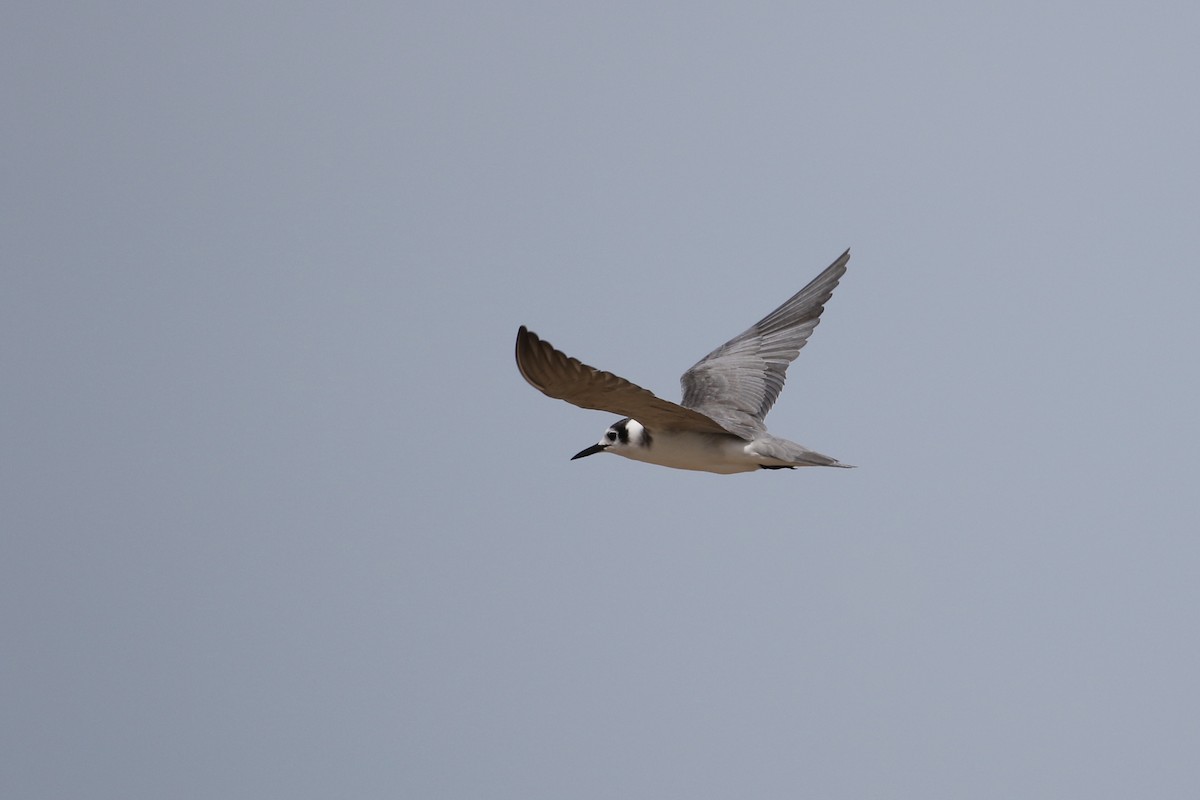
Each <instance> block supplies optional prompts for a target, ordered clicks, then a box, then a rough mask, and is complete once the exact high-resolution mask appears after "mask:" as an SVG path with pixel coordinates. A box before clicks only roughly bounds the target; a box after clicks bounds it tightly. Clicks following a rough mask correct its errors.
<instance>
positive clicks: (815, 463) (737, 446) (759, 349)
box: [516, 250, 852, 475]
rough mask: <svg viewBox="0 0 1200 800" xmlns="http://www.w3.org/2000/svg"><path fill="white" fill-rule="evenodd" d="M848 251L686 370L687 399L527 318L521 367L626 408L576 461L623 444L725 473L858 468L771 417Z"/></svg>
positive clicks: (662, 459)
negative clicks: (535, 327) (560, 342)
mask: <svg viewBox="0 0 1200 800" xmlns="http://www.w3.org/2000/svg"><path fill="white" fill-rule="evenodd" d="M849 260H850V251H849V250H847V251H846V252H845V253H842V255H841V256H839V257H838V259H837V260H836V261H834V262H833V263H832V264H830V265H829V266H828V267H827V268H826V269H825V270H824V271H823V272H822V273H821V274H820V275H818V276H817V277H816V278H814V279H813V280H812V281H811V282H810V283H809V284H808V285H807V286H805V287H804V288H803V289H801V290H800V291H798V292H796V294H794V295H792V297H791V298H789V299H788V300H787V302H785V303H784V304H783V305H781V306H779V308H777V309H775V310H774V311H772V312H771V313H770V314H767V316H765V317H763V318H762V319H761V320H759V321H758V322H757V323H755V324H754V325H753V326H752V327H751V328H750V329H749V330H747V331H745V332H744V333H741V334H739V335H737V336H735V337H733V338H732V339H730V340H729V341H728V342H726V343H725V344H723V345H721V346H720V347H718V348H717V349H716V350H713V351H712V352H711V353H709V354H708V355H706V356H705V357H704V358H702V359H700V360H699V361H698V362H696V364H695V365H694V366H692V367H691V368H690V369H689V370H688V371H687V372H685V373H683V376H682V377H681V378H680V379H679V382H680V384H681V386H682V387H683V400H682V402H680V403H678V404H676V403H672V402H670V401H669V400H663V399H662V398H660V397H657V396H656V395H655V394H654V393H653V392H650V391H648V390H646V389H643V388H642V387H640V386H638V385H636V384H634V383H631V382H630V381H627V380H625V379H624V378H622V377H619V376H617V375H614V374H613V373H611V372H604V371H602V370H598V369H596V368H595V367H589V366H588V365H587V364H584V363H583V362H582V361H580V360H578V359H576V358H571V357H570V356H568V355H567V354H566V353H563V352H562V351H560V350H557V349H555V347H554V346H553V345H551V344H550V343H549V342H547V341H546V340H544V339H541V338H539V337H538V335H537V334H536V333H534V332H533V331H531V330H529V329H528V328H526V327H525V326H524V325H522V326H521V327H520V329H519V330H518V331H517V348H516V349H517V368H518V369H519V370H520V371H521V375H522V376H523V377H524V378H525V380H526V381H528V382H529V384H530V385H532V386H533V387H534V388H535V389H537V390H538V391H540V392H542V393H543V394H545V395H547V396H548V397H553V398H555V399H557V400H566V401H567V402H568V403H571V404H572V405H576V406H579V407H580V408H588V409H593V410H596V411H608V412H611V413H613V414H620V415H623V416H624V419H621V420H618V421H617V422H614V423H613V424H612V425H609V426H608V430H606V431H605V432H604V436H602V437H601V439H600V441H598V442H596V444H594V445H592V446H590V447H586V448H584V449H583V450H581V451H579V452H578V453H576V454H575V455H574V456H572V457H571V460H572V461H574V460H575V459H577V458H583V457H584V456H590V455H595V454H596V453H615V454H617V455H619V456H625V457H626V458H632V459H633V460H635V461H644V462H646V463H649V464H658V465H660V466H664V467H673V468H675V469H690V470H700V471H703V472H716V473H719V474H723V475H728V474H733V473H736V472H752V471H755V470H759V469H795V468H796V467H850V466H852V465H850V464H843V463H842V462H840V461H838V460H837V459H834V458H830V457H829V456H826V455H822V454H820V453H817V452H815V451H813V450H809V449H808V448H807V447H804V446H803V445H799V444H796V443H795V442H789V441H788V440H787V439H780V438H779V437H777V436H772V435H771V434H770V433H767V428H766V425H765V424H764V423H763V419H764V418H765V417H766V416H767V412H768V411H770V410H771V406H772V405H774V404H775V400H776V398H778V397H779V393H780V392H781V391H782V390H783V383H784V380H785V379H786V377H787V368H788V365H789V364H791V363H792V361H794V360H795V358H796V356H798V355H799V354H800V349H801V348H802V347H804V345H805V343H807V342H808V337H809V336H811V335H812V332H813V329H814V328H816V327H817V323H818V322H820V319H821V312H822V311H824V310H825V303H826V302H828V301H829V298H830V297H832V296H833V290H834V288H835V287H836V286H837V285H838V281H839V280H841V277H842V275H844V274H845V272H846V262H848V261H849Z"/></svg>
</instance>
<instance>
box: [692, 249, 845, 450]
mask: <svg viewBox="0 0 1200 800" xmlns="http://www.w3.org/2000/svg"><path fill="white" fill-rule="evenodd" d="M849 260H850V251H849V250H847V251H846V252H844V253H842V255H841V256H840V257H839V258H838V259H837V260H836V261H834V262H833V263H832V264H830V265H829V266H828V267H827V268H826V269H825V271H824V272H822V273H821V274H820V275H818V276H817V277H816V278H813V280H812V282H810V283H809V284H808V285H807V286H805V287H804V288H803V289H801V290H800V291H799V292H796V294H794V295H793V296H792V297H791V298H790V299H789V300H788V301H787V302H785V303H784V304H783V305H781V306H780V307H779V308H777V309H775V310H774V311H772V312H771V313H770V314H768V315H767V316H765V317H763V318H762V319H761V320H759V321H758V322H757V323H755V325H754V326H753V327H751V328H750V329H749V330H747V331H745V332H744V333H742V334H740V335H738V336H735V337H734V338H732V339H730V340H729V341H728V342H726V343H725V344H723V345H721V346H720V347H718V348H717V349H716V350H713V351H712V352H711V353H709V354H708V355H706V356H705V357H704V358H702V359H700V361H698V362H697V363H696V364H695V365H694V366H693V367H692V368H691V369H689V370H688V371H687V372H685V373H683V377H682V378H680V379H679V382H680V384H681V385H682V386H683V405H684V406H685V407H687V408H691V409H694V410H696V411H699V412H700V413H701V414H704V415H705V416H707V417H710V418H712V419H714V420H716V421H718V422H719V423H721V425H722V426H723V427H724V428H725V429H726V430H729V431H731V432H733V433H736V434H737V435H739V436H743V437H745V438H752V437H753V436H754V435H755V434H757V433H759V432H761V431H763V430H764V425H763V419H764V418H765V417H766V416H767V412H768V411H770V410H771V406H773V405H774V404H775V400H776V398H778V397H779V393H780V392H781V391H783V382H784V380H785V379H786V378H787V368H788V365H789V364H791V363H792V361H794V360H795V358H796V356H798V355H799V354H800V348H802V347H804V345H805V343H806V342H807V341H808V337H809V336H810V335H812V332H813V329H814V328H816V327H817V323H818V322H819V321H820V319H821V312H822V311H824V310H825V303H826V302H828V300H829V298H830V297H832V296H833V290H834V287H836V286H837V285H838V281H839V280H841V277H842V275H844V274H845V273H846V262H848V261H849Z"/></svg>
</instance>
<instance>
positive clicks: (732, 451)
mask: <svg viewBox="0 0 1200 800" xmlns="http://www.w3.org/2000/svg"><path fill="white" fill-rule="evenodd" d="M609 452H610V453H615V454H616V455H619V456H625V457H626V458H632V459H633V460H634V461H645V462H646V463H647V464H658V465H659V466H663V467H674V468H675V469H692V470H700V471H702V472H716V473H718V474H721V475H730V474H733V473H735V472H753V471H754V470H757V469H761V468H762V467H763V466H764V465H765V466H778V467H786V466H802V465H801V464H795V463H794V462H789V461H780V460H779V459H778V458H770V457H765V456H762V455H758V454H756V453H755V451H754V442H753V441H747V440H746V439H742V438H741V437H738V436H734V435H732V434H730V435H728V436H722V435H720V434H712V433H690V432H684V431H675V432H671V433H667V432H661V433H658V434H655V435H654V436H653V438H652V439H651V441H650V444H649V445H648V446H647V445H642V444H637V445H635V446H625V447H613V448H611V449H610V450H609Z"/></svg>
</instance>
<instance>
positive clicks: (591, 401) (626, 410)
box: [517, 325, 729, 433]
mask: <svg viewBox="0 0 1200 800" xmlns="http://www.w3.org/2000/svg"><path fill="white" fill-rule="evenodd" d="M517 369H519V370H521V375H522V376H523V377H524V378H525V380H527V381H529V384H530V385H531V386H533V388H535V389H537V390H538V391H540V392H541V393H542V394H545V395H547V396H549V397H553V398H556V399H558V400H566V401H567V402H568V403H570V404H572V405H576V406H579V407H580V408H590V409H594V410H597V411H611V412H612V413H614V414H619V415H621V416H623V417H632V418H633V419H636V420H637V421H638V422H640V423H642V424H643V425H645V426H646V427H647V428H649V429H650V430H652V431H653V430H672V431H696V432H700V433H729V431H727V430H726V429H725V428H723V427H722V426H721V425H719V424H717V423H716V422H714V421H713V420H711V419H709V418H708V417H706V416H705V415H704V414H703V413H701V412H698V411H693V410H691V409H688V408H684V407H683V406H680V405H676V404H675V403H672V402H669V401H667V400H663V399H662V398H660V397H656V396H655V395H654V393H653V392H650V391H647V390H646V389H643V388H642V387H640V386H638V385H636V384H633V383H630V382H629V381H627V380H625V379H624V378H621V377H618V376H616V375H613V374H612V373H611V372H603V371H601V370H598V369H596V368H594V367H589V366H588V365H587V364H584V363H583V362H581V361H580V360H579V359H577V358H571V357H570V356H568V355H567V354H566V353H564V352H562V351H561V350H556V349H555V348H554V346H553V345H551V344H550V343H549V342H547V341H544V340H542V339H540V338H539V337H538V335H537V334H536V333H534V332H533V331H531V330H529V329H527V328H526V327H525V326H524V325H522V326H521V328H520V330H518V331H517Z"/></svg>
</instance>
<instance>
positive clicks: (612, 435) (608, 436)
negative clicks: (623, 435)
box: [604, 431, 617, 442]
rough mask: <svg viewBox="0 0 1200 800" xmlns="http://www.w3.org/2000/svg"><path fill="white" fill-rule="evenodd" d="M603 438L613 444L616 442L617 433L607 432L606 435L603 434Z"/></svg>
mask: <svg viewBox="0 0 1200 800" xmlns="http://www.w3.org/2000/svg"><path fill="white" fill-rule="evenodd" d="M604 438H605V439H608V440H609V441H610V442H615V441H616V440H617V432H616V431H609V432H608V433H606V434H604Z"/></svg>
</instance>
